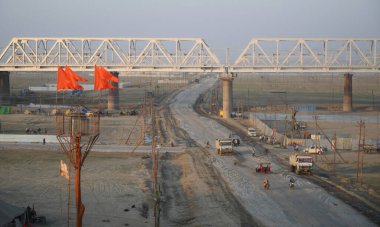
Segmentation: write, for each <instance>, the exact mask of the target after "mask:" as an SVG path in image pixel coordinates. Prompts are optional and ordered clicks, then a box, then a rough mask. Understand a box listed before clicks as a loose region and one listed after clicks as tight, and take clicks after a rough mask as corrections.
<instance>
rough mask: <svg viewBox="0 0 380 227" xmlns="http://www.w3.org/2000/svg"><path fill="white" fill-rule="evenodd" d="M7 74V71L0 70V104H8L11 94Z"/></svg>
mask: <svg viewBox="0 0 380 227" xmlns="http://www.w3.org/2000/svg"><path fill="white" fill-rule="evenodd" d="M9 74H10V72H7V71H0V105H3V104H6V105H7V104H9V97H10V94H11V92H10V91H11V89H10V83H9Z"/></svg>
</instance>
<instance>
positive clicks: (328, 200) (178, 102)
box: [170, 78, 375, 226]
mask: <svg viewBox="0 0 380 227" xmlns="http://www.w3.org/2000/svg"><path fill="white" fill-rule="evenodd" d="M215 82H216V78H208V79H205V80H203V81H202V83H200V84H196V85H194V86H192V87H191V88H190V89H186V90H184V91H183V92H181V93H179V94H178V95H177V96H176V97H175V98H174V99H172V100H171V104H170V108H171V111H172V114H173V116H174V117H175V118H176V119H177V122H179V126H180V127H181V128H182V129H184V130H185V131H186V132H187V133H188V135H189V136H190V137H191V138H192V139H193V140H194V141H196V142H197V143H198V144H199V145H201V146H202V145H205V143H206V141H210V143H211V144H212V145H213V141H215V139H216V138H226V137H228V135H229V134H230V131H229V130H228V129H226V128H225V127H223V126H221V125H220V124H218V123H217V122H215V121H213V120H210V119H208V118H204V117H201V116H199V115H198V114H196V113H195V112H194V110H193V104H194V103H195V102H196V99H197V98H198V96H199V94H201V93H203V92H205V91H206V90H207V89H209V88H210V87H211V86H212V85H213V84H214V83H215ZM258 151H259V152H258V155H257V157H252V155H251V148H250V147H249V146H246V145H244V143H243V146H240V147H238V148H237V151H236V152H235V153H234V155H232V156H217V155H215V151H214V148H210V149H208V152H207V153H205V154H204V157H203V158H201V159H200V160H199V161H200V162H203V163H207V164H209V165H212V166H213V167H214V168H215V170H216V172H217V174H218V175H219V176H220V177H221V178H222V179H223V180H224V181H225V182H226V184H227V186H228V188H229V191H231V192H232V194H233V195H234V197H235V198H236V199H237V200H238V201H239V202H240V204H242V206H243V207H244V209H243V210H242V212H245V211H246V212H248V214H250V216H251V220H252V221H253V220H254V223H255V224H258V225H266V226H305V225H310V226H375V225H374V224H373V223H372V222H370V221H369V220H368V219H367V218H366V217H364V216H363V215H361V214H360V213H359V212H357V211H356V210H354V209H353V208H351V207H350V206H348V205H346V204H345V203H343V202H342V201H340V200H338V199H336V198H334V197H333V196H331V195H329V194H328V193H327V192H326V191H325V190H323V189H322V188H320V187H319V186H317V185H315V184H313V183H310V182H309V181H307V180H305V179H302V178H297V177H296V176H293V177H295V178H296V179H297V181H296V189H295V190H289V188H288V181H289V177H290V176H292V175H293V174H292V173H289V172H288V171H287V170H284V169H283V168H282V167H281V166H280V165H278V164H276V162H275V160H272V159H271V157H269V156H266V155H263V154H262V151H260V149H259V148H258ZM194 161H197V160H194ZM263 161H270V162H271V163H272V165H271V169H272V173H271V174H270V175H265V176H264V175H262V174H258V173H255V170H254V169H255V167H256V166H257V163H259V162H263ZM264 177H269V180H270V183H271V189H270V190H269V191H264V190H263V189H262V181H263V179H264ZM221 222H223V220H221ZM240 224H243V223H240ZM226 226H229V223H226Z"/></svg>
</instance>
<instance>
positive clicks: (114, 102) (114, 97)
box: [107, 72, 120, 110]
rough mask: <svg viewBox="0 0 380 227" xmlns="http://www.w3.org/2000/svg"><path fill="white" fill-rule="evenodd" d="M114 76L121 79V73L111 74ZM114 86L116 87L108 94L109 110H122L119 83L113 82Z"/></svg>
mask: <svg viewBox="0 0 380 227" xmlns="http://www.w3.org/2000/svg"><path fill="white" fill-rule="evenodd" d="M111 73H112V75H114V76H115V77H117V78H119V72H111ZM112 85H113V86H114V87H115V88H114V89H109V93H108V105H107V109H108V110H120V106H119V83H118V82H112Z"/></svg>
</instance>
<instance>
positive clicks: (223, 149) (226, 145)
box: [215, 138, 233, 155]
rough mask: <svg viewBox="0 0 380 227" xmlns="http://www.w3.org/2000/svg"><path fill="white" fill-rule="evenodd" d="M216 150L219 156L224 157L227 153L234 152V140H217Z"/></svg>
mask: <svg viewBox="0 0 380 227" xmlns="http://www.w3.org/2000/svg"><path fill="white" fill-rule="evenodd" d="M215 149H216V153H217V154H218V155H224V154H226V153H232V152H233V144H232V139H230V138H229V139H216V140H215Z"/></svg>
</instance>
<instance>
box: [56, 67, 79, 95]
mask: <svg viewBox="0 0 380 227" xmlns="http://www.w3.org/2000/svg"><path fill="white" fill-rule="evenodd" d="M57 76H58V78H57V90H66V89H75V88H74V87H73V86H72V84H71V83H70V81H69V80H68V79H67V75H66V73H65V71H64V70H63V69H62V68H61V67H59V66H58V72H57Z"/></svg>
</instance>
